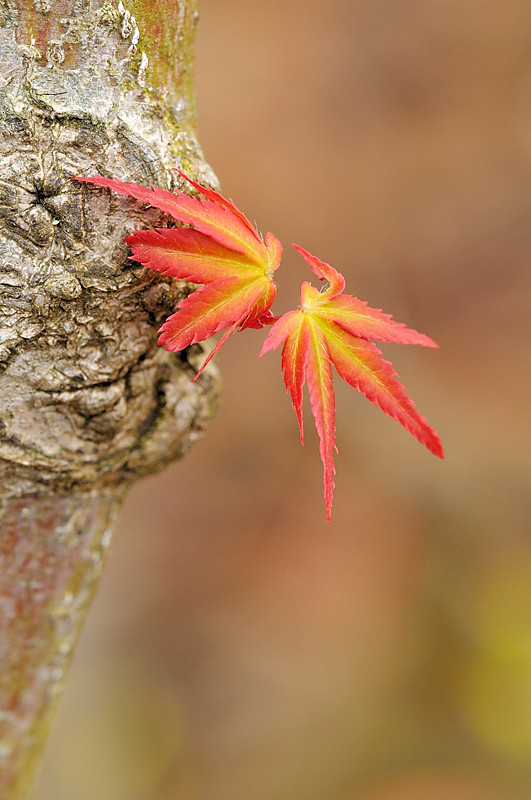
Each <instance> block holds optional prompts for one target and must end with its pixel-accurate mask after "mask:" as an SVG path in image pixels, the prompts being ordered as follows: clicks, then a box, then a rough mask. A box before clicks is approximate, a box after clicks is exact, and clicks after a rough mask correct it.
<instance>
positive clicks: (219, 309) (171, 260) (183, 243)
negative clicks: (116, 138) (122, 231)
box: [74, 170, 282, 380]
mask: <svg viewBox="0 0 531 800" xmlns="http://www.w3.org/2000/svg"><path fill="white" fill-rule="evenodd" d="M177 172H179V174H180V175H181V176H182V177H183V178H184V179H185V180H187V181H188V183H190V184H191V185H192V186H193V187H194V189H196V190H197V191H198V192H199V193H200V194H201V195H203V196H202V197H201V198H200V199H198V198H197V197H190V196H189V195H186V194H184V193H183V192H176V193H175V194H173V193H172V192H168V191H166V190H164V189H159V188H157V187H156V186H151V188H150V189H147V188H145V187H144V186H138V185H137V184H134V183H124V182H123V181H120V180H118V179H117V178H102V177H100V176H98V175H97V176H94V177H90V178H74V180H76V181H84V182H86V183H95V184H97V185H98V186H103V187H106V188H108V189H113V190H114V191H115V192H120V193H121V194H125V195H129V196H130V197H134V198H136V199H137V200H142V201H143V202H146V203H149V204H150V205H152V206H154V207H155V208H159V209H160V210H161V211H164V212H166V213H167V214H170V215H171V216H172V217H173V218H174V219H176V220H178V221H179V222H182V223H184V224H185V225H192V226H193V227H187V228H156V229H155V230H143V231H132V233H131V234H130V235H129V236H127V237H126V239H125V241H126V242H127V244H128V245H130V247H131V250H132V252H133V255H132V256H130V258H131V259H133V260H134V261H139V262H140V263H141V264H144V266H146V267H149V268H150V269H156V270H158V271H159V272H162V273H164V274H165V275H170V276H171V277H172V278H181V279H184V280H188V281H191V282H192V283H197V284H202V286H201V288H200V289H198V290H197V291H196V292H194V293H192V294H190V295H188V297H186V298H185V299H184V300H182V301H181V302H180V303H179V304H178V306H177V311H176V312H175V314H172V316H170V317H168V319H167V320H166V322H165V323H164V325H163V326H162V328H161V329H160V334H161V335H160V337H159V340H158V342H159V344H164V345H166V349H167V350H183V349H184V348H185V347H188V346H189V345H192V344H196V343H197V342H202V341H204V340H205V339H209V338H210V337H211V336H213V334H215V333H217V332H218V331H221V330H223V329H225V328H226V329H227V331H226V332H225V334H224V335H223V336H222V337H221V339H220V341H219V342H218V343H217V345H216V347H215V348H214V349H213V350H212V352H211V353H210V354H209V355H208V357H207V359H206V360H205V362H204V363H203V365H202V367H201V369H200V370H199V372H198V374H197V375H196V377H195V378H194V380H196V379H197V378H198V377H199V375H200V374H201V372H202V371H203V369H204V368H205V367H206V365H207V364H208V362H209V361H210V359H211V358H212V356H213V355H214V353H216V352H217V351H218V350H219V348H220V347H221V345H222V344H223V343H224V342H225V341H226V340H227V339H228V337H229V336H230V335H231V334H232V333H234V331H235V330H236V329H237V328H239V329H240V330H243V329H244V328H260V327H262V325H263V324H264V323H265V322H267V321H268V320H269V321H270V320H271V319H272V315H271V312H270V311H269V309H270V307H271V304H272V302H273V300H274V297H275V294H276V286H275V284H274V283H273V273H274V271H275V270H276V269H277V268H278V266H279V264H280V259H281V256H282V245H281V244H280V242H279V241H278V239H277V238H276V237H275V236H273V234H272V233H268V234H267V236H266V238H265V243H264V242H263V241H262V239H261V237H260V235H259V234H258V232H257V231H256V229H255V228H254V227H253V226H252V225H251V223H250V222H249V220H248V219H247V217H246V216H245V215H244V214H243V213H242V212H241V211H240V210H239V208H237V207H236V206H235V205H234V203H233V202H232V200H227V199H226V198H225V197H223V196H222V195H221V194H219V192H216V191H214V189H209V188H207V187H205V186H201V184H199V183H197V182H196V181H194V180H192V178H189V177H188V176H187V175H185V174H184V173H183V172H181V171H180V170H177Z"/></svg>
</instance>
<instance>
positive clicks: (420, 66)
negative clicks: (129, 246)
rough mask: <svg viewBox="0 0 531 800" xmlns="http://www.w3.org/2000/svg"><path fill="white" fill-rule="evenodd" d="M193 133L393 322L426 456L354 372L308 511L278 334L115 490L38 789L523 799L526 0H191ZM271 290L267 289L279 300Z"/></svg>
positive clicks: (529, 503) (286, 272)
mask: <svg viewBox="0 0 531 800" xmlns="http://www.w3.org/2000/svg"><path fill="white" fill-rule="evenodd" d="M200 12H201V21H200V24H199V27H198V37H197V55H196V86H197V93H198V103H199V133H200V139H201V142H202V145H203V148H204V151H205V154H206V157H207V159H208V160H209V162H210V163H211V164H212V166H213V168H214V170H215V171H216V173H217V175H218V176H219V178H220V181H221V186H222V189H223V191H224V192H225V193H226V194H228V195H230V196H231V197H233V198H234V200H235V202H236V203H237V204H238V205H239V206H240V207H241V208H243V209H244V210H245V212H246V214H247V215H248V216H249V217H250V218H251V219H252V220H256V221H257V223H258V225H259V227H260V228H261V229H262V230H263V231H264V232H265V231H267V230H271V231H273V232H274V233H275V234H276V235H277V236H278V237H279V238H280V240H281V241H282V242H283V243H284V245H285V248H286V254H285V258H284V262H283V267H282V269H281V271H280V273H279V274H278V282H279V295H278V303H277V306H278V310H279V311H280V312H283V311H285V310H287V309H288V308H291V307H293V306H294V305H296V304H297V302H298V290H299V288H298V287H299V285H300V283H301V281H302V280H306V279H309V278H310V277H311V276H310V274H309V270H308V268H307V266H306V265H305V264H304V263H303V261H302V260H301V259H300V257H299V256H298V255H297V254H296V253H295V251H294V250H293V249H292V248H291V247H289V243H290V242H292V241H295V242H297V243H299V244H301V245H303V246H304V247H305V248H307V249H309V250H310V251H311V252H313V253H315V254H316V255H317V256H319V257H321V258H323V259H324V260H326V261H329V262H330V263H332V264H333V265H334V266H336V268H337V269H339V270H341V272H343V274H344V275H345V277H346V279H347V290H348V291H349V292H351V293H353V294H355V295H358V296H359V297H361V298H363V299H366V300H367V301H369V303H370V304H371V305H372V306H375V307H377V308H384V309H385V310H386V311H388V312H390V313H393V314H394V316H395V318H396V319H398V320H400V321H403V322H406V323H407V324H408V325H409V326H411V327H415V328H417V329H418V330H421V331H423V332H425V333H427V334H428V335H430V336H432V337H433V338H434V339H436V341H438V342H439V344H440V346H441V349H440V351H428V350H424V349H421V348H406V347H400V346H397V345H386V346H385V355H386V356H387V357H389V358H390V359H392V360H393V362H394V364H395V366H396V368H397V370H398V371H399V373H400V375H401V378H402V380H403V381H404V383H405V385H406V388H407V390H408V392H409V393H410V395H411V396H412V397H413V399H414V400H415V402H416V404H417V407H418V409H419V411H420V412H421V413H422V414H423V415H425V416H427V417H428V419H429V421H430V423H431V424H432V425H433V426H434V427H435V428H436V429H437V431H438V433H439V434H440V436H441V438H442V440H443V443H444V445H445V449H446V459H445V461H444V462H440V461H439V460H438V459H436V458H434V457H433V456H432V455H430V453H428V452H427V451H426V450H425V448H423V447H422V446H421V445H420V444H419V443H418V442H417V441H416V440H415V439H413V437H411V436H410V435H409V434H407V433H406V432H405V431H404V430H403V429H402V428H401V427H400V426H399V425H398V424H397V423H396V422H395V421H393V420H391V419H390V418H388V417H385V416H384V415H383V414H382V413H381V412H379V411H378V410H377V409H376V408H374V407H373V406H372V405H371V404H370V403H369V402H368V401H367V400H365V399H364V398H362V397H361V396H359V395H357V393H356V392H354V391H353V390H352V389H350V388H348V387H346V386H345V387H342V386H338V388H337V406H338V412H337V429H338V447H339V454H338V456H337V459H336V466H337V470H338V474H337V480H336V495H335V501H334V508H333V516H332V521H331V523H329V524H327V523H326V518H325V512H324V506H323V500H322V473H321V464H320V461H319V455H318V444H317V440H316V436H315V434H314V433H313V431H312V423H311V417H309V418H308V424H307V428H308V436H307V443H306V445H305V447H304V448H301V446H300V444H299V442H298V432H297V425H296V420H295V416H294V414H293V411H292V409H291V407H290V404H289V401H288V399H287V397H286V395H285V392H284V388H283V384H282V380H281V377H280V362H279V358H278V354H269V355H268V356H267V357H265V358H264V359H262V361H260V362H259V361H258V359H257V355H258V352H259V350H260V347H261V342H262V339H263V333H261V332H259V331H251V332H248V333H245V334H241V335H240V334H238V335H235V336H234V337H232V339H231V340H230V341H229V343H228V344H227V345H226V346H225V347H224V348H223V350H222V352H221V354H220V356H219V358H218V359H217V362H218V365H219V367H220V369H221V372H222V374H223V379H224V402H223V407H222V408H221V410H220V412H219V414H218V415H217V417H216V419H215V420H214V422H213V423H212V425H211V428H210V429H209V431H208V432H207V434H206V436H205V438H204V439H203V441H202V442H201V443H200V444H199V445H197V446H196V448H195V449H194V450H193V452H191V453H190V454H189V456H187V458H186V459H184V460H183V461H182V462H180V463H177V464H174V465H173V466H172V467H170V468H169V469H167V470H166V471H165V472H163V473H162V474H160V475H158V476H156V477H153V478H150V479H147V480H145V481H143V482H141V483H140V484H139V485H137V486H136V487H135V488H134V489H133V491H132V492H131V494H130V496H129V498H128V500H127V503H126V507H125V510H124V513H123V515H122V519H121V522H120V526H119V530H118V532H117V536H116V539H115V543H114V547H113V552H112V555H111V559H110V563H109V565H108V568H107V571H106V574H105V576H104V579H103V583H102V586H101V590H100V593H99V595H98V597H97V599H96V602H95V605H94V608H93V611H92V613H91V617H90V619H89V622H88V624H87V627H86V630H85V632H84V635H83V637H82V641H81V643H80V647H79V652H78V654H77V656H76V660H75V664H74V668H73V671H72V675H71V679H70V682H69V684H68V687H67V691H66V694H65V698H64V701H63V704H62V707H61V711H60V714H59V719H58V723H57V725H56V728H55V731H54V735H53V737H52V742H51V746H50V748H49V752H48V757H47V761H46V763H45V766H44V769H43V772H42V777H41V782H40V786H39V789H38V792H37V795H36V796H37V798H38V800H443V799H444V800H446V799H447V798H448V800H450V799H451V800H519V799H520V798H524V797H528V796H529V789H530V787H531V537H530V534H531V494H530V469H531V448H530V444H531V442H530V438H531V437H530V430H531V426H530V423H529V394H530V389H531V378H530V374H531V369H530V368H531V325H530V322H531V313H530V308H531V269H530V264H531V225H530V221H531V2H522V0H446V1H445V2H439V1H438V0H392V2H389V1H388V0H328V2H327V3H322V2H318V0H304V2H302V0H291V2H289V3H283V2H280V1H279V0H270V2H268V3H262V2H257V0H200ZM277 306H276V307H277Z"/></svg>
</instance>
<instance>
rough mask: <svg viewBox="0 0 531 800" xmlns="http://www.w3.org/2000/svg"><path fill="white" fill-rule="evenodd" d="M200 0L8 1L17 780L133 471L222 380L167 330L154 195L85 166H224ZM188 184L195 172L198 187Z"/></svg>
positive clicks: (5, 82) (146, 468)
mask: <svg viewBox="0 0 531 800" xmlns="http://www.w3.org/2000/svg"><path fill="white" fill-rule="evenodd" d="M196 19H197V14H196V8H195V0H180V1H179V2H178V1H177V0H157V2H152V0H134V1H133V0H131V2H130V3H128V4H127V7H125V5H124V4H123V3H122V2H119V3H118V4H117V5H116V4H114V3H111V2H109V1H108V0H105V2H103V0H0V129H1V138H0V487H1V488H0V796H1V797H2V798H6V800H7V798H9V800H15V798H16V800H21V798H23V797H27V793H28V791H29V790H30V787H31V780H32V776H33V771H34V770H33V767H34V764H35V763H36V760H37V757H38V754H39V753H40V751H41V749H42V746H43V743H44V739H45V733H46V730H47V727H48V724H49V721H50V715H51V712H52V711H53V708H54V705H55V699H56V698H57V696H58V694H59V692H60V689H61V687H62V684H63V681H64V676H65V673H66V670H67V667H68V664H69V662H70V659H71V656H72V651H73V645H74V643H75V641H76V638H77V636H78V633H79V630H80V626H81V625H82V622H83V619H84V616H85V613H86V610H87V607H88V604H89V602H90V598H91V596H92V592H93V590H94V588H95V585H96V582H97V578H98V576H99V573H100V571H101V567H102V564H103V560H104V553H105V550H106V547H107V545H108V542H109V539H110V533H111V529H112V524H113V520H114V518H115V516H116V513H117V510H118V508H119V505H120V502H121V499H122V498H123V496H124V494H125V491H126V489H127V487H128V486H129V485H130V484H131V483H132V482H133V481H134V480H135V479H136V478H138V477H139V476H141V475H145V474H147V473H149V472H153V471H155V470H158V469H161V468H162V467H163V466H165V465H166V464H167V463H168V461H170V460H171V459H174V458H177V457H179V456H181V455H183V454H184V453H185V452H186V451H187V450H188V449H189V447H190V446H191V445H192V444H193V442H194V441H195V440H196V439H197V438H199V436H200V435H201V434H202V432H203V430H204V429H205V427H206V426H207V424H208V422H209V421H210V419H211V417H212V415H213V413H214V411H215V408H216V405H217V402H218V397H219V384H218V379H217V373H216V371H215V368H211V369H207V370H206V371H205V372H204V373H203V375H202V376H201V378H200V379H199V380H198V381H197V382H196V383H192V382H191V379H192V378H193V376H194V375H195V372H196V371H197V368H198V365H199V363H200V362H201V359H202V357H203V350H202V347H201V346H199V345H195V346H193V347H191V348H189V349H188V350H187V351H183V352H182V353H180V354H178V355H177V356H175V355H170V354H168V353H166V351H164V350H162V349H161V348H158V347H157V345H156V339H157V329H158V328H159V327H160V325H161V323H162V321H163V320H164V319H165V317H166V316H167V315H168V314H169V313H170V312H171V311H172V310H173V308H174V306H175V304H176V303H177V302H178V301H179V299H180V298H181V297H182V296H183V294H184V293H186V292H188V291H190V288H191V287H190V286H189V285H187V284H186V283H185V282H177V281H172V280H170V279H168V278H166V277H164V276H161V275H159V274H158V273H153V272H150V271H147V270H145V269H144V268H141V267H140V266H139V265H138V264H135V263H133V262H131V261H130V260H129V259H128V250H127V247H126V246H125V244H124V241H123V238H124V235H126V234H127V233H128V232H129V231H130V230H132V229H135V228H142V227H153V226H156V225H159V226H160V225H164V224H166V222H167V219H166V218H165V217H164V215H163V214H161V213H160V212H158V211H157V210H155V209H149V210H147V209H146V208H145V206H144V205H143V204H141V203H138V202H135V201H132V200H128V199H126V198H123V197H118V196H113V195H111V194H110V193H108V192H105V191H102V190H99V189H95V188H90V187H87V186H81V185H80V184H76V183H72V181H71V178H73V177H74V176H76V175H93V174H100V175H108V176H111V175H116V176H117V177H119V178H121V179H123V180H128V181H135V182H137V183H143V184H149V183H155V184H157V185H158V186H161V187H165V188H169V189H171V188H174V187H175V186H176V185H177V184H178V179H177V178H178V176H177V174H176V173H175V172H172V170H171V167H174V166H180V167H183V168H184V170H185V171H186V172H188V173H189V174H191V175H193V176H195V177H196V178H198V179H199V180H201V181H203V182H209V183H211V184H212V183H214V184H215V177H214V176H213V174H212V173H211V171H210V169H209V168H208V166H207V165H206V164H205V163H204V161H203V157H202V154H201V151H200V148H199V146H198V143H197V140H196V136H195V130H194V125H195V106H194V97H193V90H192V84H191V81H192V50H193V34H194V27H195V23H196ZM183 188H184V187H183Z"/></svg>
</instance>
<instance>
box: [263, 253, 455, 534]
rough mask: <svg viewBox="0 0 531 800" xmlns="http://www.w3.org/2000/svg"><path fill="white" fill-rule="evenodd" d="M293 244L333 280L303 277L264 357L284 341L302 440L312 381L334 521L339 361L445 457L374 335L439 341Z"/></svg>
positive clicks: (351, 379)
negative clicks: (354, 291)
mask: <svg viewBox="0 0 531 800" xmlns="http://www.w3.org/2000/svg"><path fill="white" fill-rule="evenodd" d="M294 247H295V248H296V249H297V250H298V252H299V253H300V254H301V256H302V257H303V258H304V259H305V260H306V261H307V263H308V264H309V265H310V267H311V268H312V270H313V271H314V272H315V274H316V275H317V276H318V277H319V278H320V279H321V280H324V281H326V283H325V286H324V288H323V289H322V290H321V291H319V290H318V289H316V288H315V287H314V286H312V285H311V284H310V283H308V282H305V283H303V285H302V288H301V305H300V307H299V309H298V310H297V311H289V312H288V313H287V314H284V315H283V316H282V317H280V319H278V320H277V321H276V322H275V324H274V325H273V327H272V328H271V330H270V332H269V334H268V336H267V339H266V340H265V342H264V346H263V348H262V352H261V353H260V356H262V355H264V353H266V352H268V351H269V350H275V349H276V348H277V347H280V345H281V344H283V345H284V347H283V350H282V369H283V372H284V382H285V384H286V390H287V391H288V392H289V393H290V395H291V400H292V403H293V407H294V409H295V413H296V414H297V419H298V421H299V427H300V432H301V441H302V443H303V444H304V432H303V421H302V399H303V388H304V383H305V381H307V383H308V390H309V393H310V405H311V409H312V413H313V416H314V419H315V425H316V428H317V433H318V434H319V440H320V447H319V449H320V453H321V460H322V462H323V467H324V497H325V505H326V514H327V518H328V520H330V515H331V508H332V496H333V491H334V478H333V476H334V474H335V467H334V457H333V451H334V449H335V450H336V451H337V448H336V446H335V422H334V418H335V399H334V388H333V384H332V364H333V365H334V367H335V368H336V370H337V372H338V373H339V375H340V376H341V377H342V378H343V379H344V380H346V381H347V383H349V384H350V385H351V386H353V387H354V388H355V389H357V390H358V391H359V392H362V393H363V394H364V395H365V396H366V397H368V399H369V400H371V401H372V402H373V403H374V404H375V405H378V406H380V408H381V409H382V410H383V411H385V413H386V414H389V415H390V416H391V417H393V418H394V419H396V420H398V421H399V422H401V423H402V425H403V426H404V427H405V428H406V429H407V430H408V431H410V433H412V434H413V436H416V437H417V439H418V440H419V441H420V442H422V444H425V445H426V447H427V448H428V449H429V450H431V452H432V453H434V454H435V455H437V456H440V457H441V458H442V457H443V451H442V446H441V442H440V440H439V438H438V436H437V434H436V433H435V431H434V430H433V429H432V428H430V426H429V425H428V423H427V422H426V420H425V419H424V418H423V417H421V416H420V414H419V413H418V412H417V411H416V410H415V406H414V405H413V402H412V401H411V400H410V399H409V397H408V396H407V394H406V393H405V390H404V387H403V386H402V385H401V384H400V383H399V382H398V380H397V374H396V372H395V371H394V369H393V367H392V365H391V364H390V363H389V362H388V361H385V360H384V359H383V358H381V352H380V350H378V348H377V347H376V345H374V344H373V343H372V342H371V341H369V340H370V339H376V340H379V341H382V342H399V343H400V344H420V345H424V346H425V347H437V345H436V344H435V342H434V341H432V340H431V339H430V338H429V337H428V336H424V335H423V334H421V333H417V331H414V330H411V329H409V328H406V326H405V325H403V324H401V323H398V322H394V320H393V319H392V318H391V316H390V315H388V314H384V313H383V312H382V311H378V310H376V309H373V308H370V307H369V306H368V305H367V304H366V303H364V302H363V301H361V300H358V299H357V298H356V297H352V296H351V295H347V294H343V293H342V292H343V289H344V288H345V280H344V278H343V276H342V275H341V274H340V273H339V272H337V270H335V269H334V268H333V267H331V266H330V265H329V264H326V263H324V262H323V261H320V260H319V259H318V258H316V257H315V256H312V255H311V254H310V253H308V252H307V251H306V250H303V249H302V247H299V246H298V245H294Z"/></svg>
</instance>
